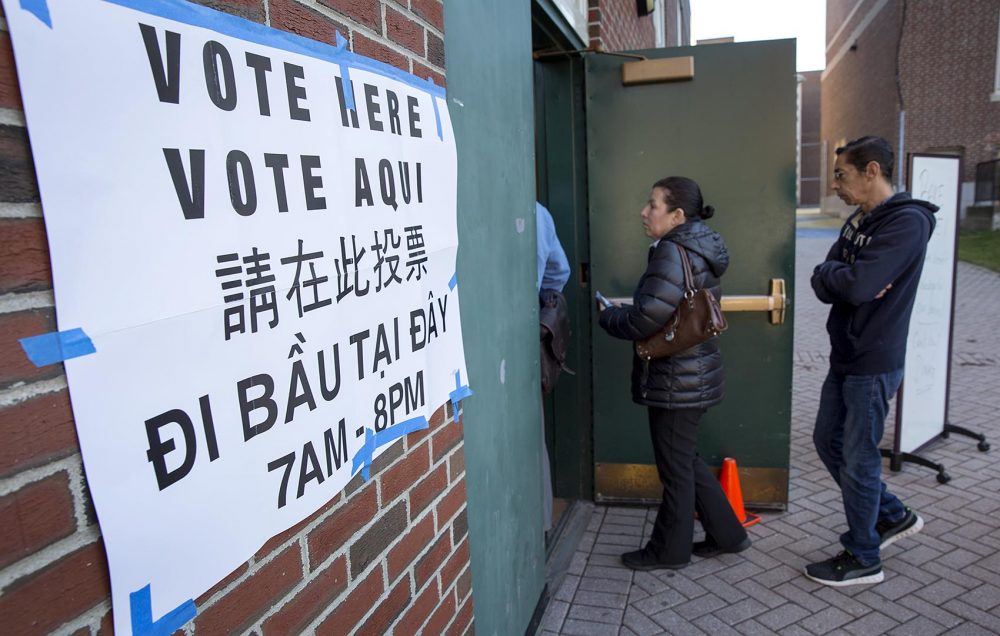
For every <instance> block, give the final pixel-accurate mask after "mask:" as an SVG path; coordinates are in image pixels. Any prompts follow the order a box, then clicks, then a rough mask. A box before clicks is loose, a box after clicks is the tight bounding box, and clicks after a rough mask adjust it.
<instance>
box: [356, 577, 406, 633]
mask: <svg viewBox="0 0 1000 636" xmlns="http://www.w3.org/2000/svg"><path fill="white" fill-rule="evenodd" d="M409 604H410V580H409V579H406V578H404V579H400V581H399V583H396V587H394V588H392V591H391V592H389V596H388V598H386V599H384V600H382V601H380V602H379V603H378V604H377V605H376V606H375V611H374V612H372V615H371V616H369V617H368V619H367V620H366V621H365V627H364V630H363V631H364V632H365V633H368V634H385V633H387V632H388V631H389V625H392V622H393V621H394V620H396V617H398V616H399V615H400V614H401V613H402V612H403V610H404V609H406V606H407V605H409ZM401 633H402V632H401Z"/></svg>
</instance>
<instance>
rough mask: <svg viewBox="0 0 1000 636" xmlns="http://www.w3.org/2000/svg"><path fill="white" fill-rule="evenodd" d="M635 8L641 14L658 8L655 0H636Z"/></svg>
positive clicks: (646, 13)
mask: <svg viewBox="0 0 1000 636" xmlns="http://www.w3.org/2000/svg"><path fill="white" fill-rule="evenodd" d="M635 8H636V11H637V12H638V13H639V16H640V17H641V16H644V15H649V14H650V13H652V12H653V9H655V8H656V2H655V0H635Z"/></svg>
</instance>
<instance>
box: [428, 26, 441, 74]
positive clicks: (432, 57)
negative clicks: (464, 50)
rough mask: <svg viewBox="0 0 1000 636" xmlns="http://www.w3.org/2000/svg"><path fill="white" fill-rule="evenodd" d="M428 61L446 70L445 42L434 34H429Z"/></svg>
mask: <svg viewBox="0 0 1000 636" xmlns="http://www.w3.org/2000/svg"><path fill="white" fill-rule="evenodd" d="M427 61H428V62H430V63H431V64H433V65H434V66H437V67H439V68H444V40H442V39H441V38H439V37H438V36H436V35H434V34H433V33H428V34H427Z"/></svg>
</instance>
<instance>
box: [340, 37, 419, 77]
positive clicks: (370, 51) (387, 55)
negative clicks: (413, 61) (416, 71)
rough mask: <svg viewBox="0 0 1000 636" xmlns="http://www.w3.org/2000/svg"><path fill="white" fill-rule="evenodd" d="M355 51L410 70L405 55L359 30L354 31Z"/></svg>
mask: <svg viewBox="0 0 1000 636" xmlns="http://www.w3.org/2000/svg"><path fill="white" fill-rule="evenodd" d="M354 52H355V53H357V54H358V55H364V56H365V57H370V58H372V59H373V60H378V61H380V62H385V63H386V64H389V65H391V66H395V67H396V68H399V69H402V70H404V71H407V72H409V70H410V63H409V62H408V61H407V59H406V56H405V55H403V54H402V53H397V52H396V51H393V50H392V49H390V48H389V47H388V46H386V45H384V44H382V43H381V42H376V41H375V40H372V39H371V38H367V37H365V36H363V35H361V34H360V33H358V32H357V31H355V32H354Z"/></svg>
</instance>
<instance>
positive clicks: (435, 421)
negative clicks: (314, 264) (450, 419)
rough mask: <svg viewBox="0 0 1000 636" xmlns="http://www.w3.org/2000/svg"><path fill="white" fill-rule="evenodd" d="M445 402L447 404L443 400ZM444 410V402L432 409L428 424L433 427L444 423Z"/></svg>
mask: <svg viewBox="0 0 1000 636" xmlns="http://www.w3.org/2000/svg"><path fill="white" fill-rule="evenodd" d="M445 404H447V402H445ZM444 410H445V409H444V404H442V405H441V406H439V407H438V408H437V410H436V411H434V414H433V415H431V419H430V421H429V422H428V425H429V426H430V428H434V427H436V426H440V425H442V424H444Z"/></svg>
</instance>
